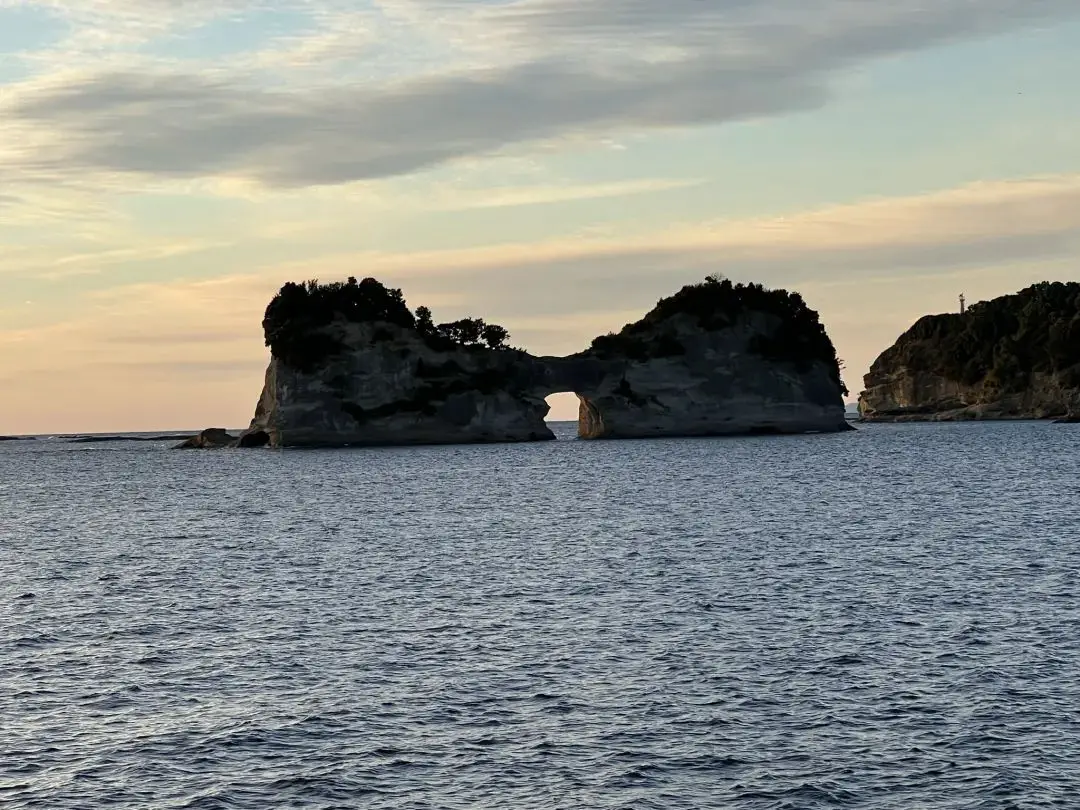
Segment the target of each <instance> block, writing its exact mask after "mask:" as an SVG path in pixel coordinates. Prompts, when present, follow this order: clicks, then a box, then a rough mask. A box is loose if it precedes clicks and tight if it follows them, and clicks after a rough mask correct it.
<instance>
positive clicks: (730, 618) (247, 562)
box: [0, 422, 1080, 810]
mask: <svg viewBox="0 0 1080 810" xmlns="http://www.w3.org/2000/svg"><path fill="white" fill-rule="evenodd" d="M557 430H558V432H559V433H560V435H561V436H562V437H563V438H566V439H568V440H566V441H560V442H557V443H556V442H552V443H545V444H532V445H504V446H482V447H422V448H410V449H392V448H384V449H356V450H340V451H285V452H280V451H270V450H248V451H232V450H225V451H203V452H199V451H192V452H173V451H170V450H169V449H168V447H169V442H166V441H158V442H153V441H149V442H125V441H117V442H105V443H87V444H72V443H70V442H67V441H61V440H38V441H32V442H7V443H2V444H0V630H2V632H0V807H3V808H4V809H5V810H22V809H23V808H47V810H54V809H56V810H81V809H82V808H86V809H87V810H90V809H94V810H96V808H124V809H128V808H130V810H136V809H138V810H147V808H203V809H204V810H211V809H212V808H223V809H224V808H229V809H233V808H252V810H255V809H256V808H257V809H258V810H266V809H267V808H317V809H318V810H329V808H371V810H382V809H383V808H415V809H416V810H420V809H421V808H470V809H471V808H500V809H504V808H505V809H508V810H513V809H514V808H545V809H547V808H566V809H567V810H577V808H634V810H639V809H640V810H647V809H648V808H672V809H674V808H693V809H694V810H697V808H760V809H761V810H766V808H768V809H770V810H779V809H780V808H791V810H797V809H798V810H803V809H805V808H840V807H851V808H896V810H934V809H936V808H957V809H959V808H972V809H974V808H986V810H1007V809H1008V808H1023V809H1024V810H1029V809H1031V808H1050V807H1054V808H1078V807H1080V426H1076V425H1073V426H1069V425H1052V424H1046V423H1035V422H1016V423H995V424H958V425H870V426H862V428H861V429H860V430H859V431H858V432H855V433H847V434H841V435H834V436H802V437H760V438H746V439H671V440H661V441H637V442H610V443H609V442H581V441H574V440H572V438H571V437H572V426H568V425H558V426H557Z"/></svg>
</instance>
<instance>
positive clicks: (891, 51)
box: [0, 0, 1080, 433]
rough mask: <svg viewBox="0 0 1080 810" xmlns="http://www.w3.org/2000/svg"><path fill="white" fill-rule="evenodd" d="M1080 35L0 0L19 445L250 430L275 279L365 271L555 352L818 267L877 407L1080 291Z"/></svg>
mask: <svg viewBox="0 0 1080 810" xmlns="http://www.w3.org/2000/svg"><path fill="white" fill-rule="evenodd" d="M1077 43H1080V5H1078V4H1076V3H1075V2H1072V0H1069V1H1068V2H1067V1H1066V0H1044V1H1043V2H1039V3H1032V2H1031V0H1023V2H1021V0H976V2H970V1H969V0H939V2H938V3H937V4H935V5H934V6H933V7H932V8H931V7H927V6H926V4H925V3H922V2H916V0H892V2H885V0H865V2H864V3H861V4H852V3H850V2H844V0H800V2H798V3H796V2H795V0H740V2H733V1H729V0H712V1H709V0H669V2H668V3H666V4H659V3H655V2H646V0H575V2H573V3H571V2H570V0H516V1H513V2H503V3H499V4H486V5H483V4H480V3H475V2H465V0H439V2H426V1H425V0H385V1H384V2H373V3H370V4H368V5H357V4H354V3H346V2H344V0H285V2H265V1H264V2H246V1H245V0H191V2H188V3H184V4H179V3H171V2H166V1H165V0H140V1H139V2H136V0H94V1H93V2H78V3H76V2H69V1H65V0H50V2H47V3H46V2H41V3H36V2H32V0H0V244H2V245H3V246H4V251H3V253H2V254H0V384H2V385H3V386H4V387H5V391H12V392H14V393H13V395H12V396H9V397H6V398H5V399H4V401H3V402H0V433H5V432H7V433H11V432H26V431H50V430H57V431H59V430H93V429H100V430H113V429H139V428H147V429H158V428H181V427H199V426H205V425H206V424H211V423H213V424H227V425H240V424H243V423H245V422H246V420H247V419H248V418H249V415H250V411H251V408H252V406H253V403H254V399H255V396H256V395H257V393H258V388H259V384H260V379H259V378H260V375H261V367H262V366H263V365H264V363H265V349H264V348H263V347H262V344H261V339H260V338H261V335H260V334H259V331H260V328H259V320H260V318H261V310H262V308H263V307H264V306H265V303H266V300H267V297H268V296H269V295H270V294H271V293H272V291H273V290H274V289H275V288H276V287H277V286H278V285H279V284H280V283H281V282H283V281H285V280H287V279H290V278H308V277H320V278H333V277H339V276H345V275H350V274H351V275H358V276H362V275H377V276H378V277H380V278H383V279H384V280H386V281H389V282H391V283H394V284H397V285H400V286H402V287H403V288H404V290H405V293H406V296H407V297H408V298H409V300H410V302H411V303H412V304H413V305H414V306H416V305H419V304H421V303H428V304H430V305H431V306H433V308H434V309H435V310H436V316H437V317H446V318H451V317H457V316H459V315H462V314H475V315H480V316H483V317H486V318H488V319H489V320H499V321H501V322H503V323H504V324H505V325H506V326H507V327H509V328H510V329H511V332H512V333H513V334H514V337H515V341H516V342H517V343H518V344H519V345H523V346H525V347H526V348H529V349H530V350H533V351H536V352H564V351H572V350H575V349H577V348H580V347H582V346H584V345H585V344H587V343H588V341H589V339H590V338H591V337H592V336H593V335H594V334H596V333H599V332H605V331H608V330H610V329H615V328H618V327H619V326H621V324H622V323H623V322H624V321H625V320H627V319H628V318H630V317H636V316H637V315H639V314H641V313H642V312H644V311H645V310H646V309H648V308H649V307H650V306H651V304H652V303H653V302H654V301H655V299H656V298H657V297H658V296H659V295H661V294H666V293H669V292H671V291H673V290H674V289H676V288H677V287H678V286H680V285H681V284H683V283H685V282H687V281H692V280H695V279H697V278H700V277H701V276H703V275H705V274H706V273H707V272H711V271H713V270H715V271H719V272H725V273H727V274H728V275H730V276H732V277H733V278H736V279H739V280H761V281H764V282H766V283H770V284H775V285H778V286H789V287H793V288H798V289H800V290H801V291H803V292H804V294H805V296H806V298H807V299H808V300H809V302H810V303H811V304H812V305H813V306H815V308H817V309H819V310H820V312H821V313H822V317H823V319H824V320H825V322H826V325H827V327H828V328H829V331H830V334H832V335H833V338H834V341H835V342H836V343H837V345H838V348H839V351H840V354H841V356H842V357H844V358H845V360H846V361H847V367H848V371H847V375H846V376H847V380H848V383H849V385H850V387H851V388H852V389H853V391H856V392H857V390H858V389H859V387H860V385H859V384H860V378H861V375H862V374H863V373H864V372H865V370H866V367H867V366H868V364H869V362H870V361H871V360H872V359H873V357H874V356H875V355H876V354H877V353H879V352H880V351H881V350H883V349H884V348H885V347H886V346H887V345H888V344H889V343H890V342H891V341H892V340H893V339H894V338H895V337H896V335H897V334H899V332H900V331H902V330H903V329H904V328H906V326H907V325H908V324H909V323H910V321H911V320H913V319H914V318H915V317H917V316H918V315H919V314H922V313H924V312H927V311H941V310H943V309H948V308H951V307H952V306H954V304H955V300H956V296H957V295H958V294H959V293H960V292H966V293H967V294H968V298H969V300H976V299H978V298H980V297H989V296H992V295H997V294H1000V293H1003V292H1008V291H1012V290H1015V289H1019V288H1020V287H1022V286H1024V285H1025V284H1027V283H1029V282H1030V281H1034V280H1038V279H1041V278H1077V277H1080V273H1078V272H1077V268H1078V267H1080V264H1078V263H1077V258H1078V256H1080V115H1078V114H1077V110H1080V90H1078V89H1077V85H1076V77H1077V76H1080V48H1078V47H1076V45H1077ZM73 391H78V396H77V397H73V396H72V392H73ZM42 403H48V404H47V405H45V406H43V404H42ZM571 412H572V408H571V403H570V402H569V401H568V400H566V399H562V400H560V401H558V403H557V411H556V413H557V415H559V416H569V415H571Z"/></svg>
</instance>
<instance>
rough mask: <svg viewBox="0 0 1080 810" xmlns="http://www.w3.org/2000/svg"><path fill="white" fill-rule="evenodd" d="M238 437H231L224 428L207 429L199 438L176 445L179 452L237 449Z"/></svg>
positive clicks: (192, 438) (195, 437)
mask: <svg viewBox="0 0 1080 810" xmlns="http://www.w3.org/2000/svg"><path fill="white" fill-rule="evenodd" d="M236 443H237V437H236V436H233V435H231V434H230V433H229V432H228V431H227V430H225V429H224V428H207V429H206V430H204V431H203V432H202V433H200V434H199V435H198V436H192V437H191V438H190V439H186V440H184V441H182V442H181V443H180V444H178V445H176V448H175V449H177V450H207V449H218V448H222V447H236Z"/></svg>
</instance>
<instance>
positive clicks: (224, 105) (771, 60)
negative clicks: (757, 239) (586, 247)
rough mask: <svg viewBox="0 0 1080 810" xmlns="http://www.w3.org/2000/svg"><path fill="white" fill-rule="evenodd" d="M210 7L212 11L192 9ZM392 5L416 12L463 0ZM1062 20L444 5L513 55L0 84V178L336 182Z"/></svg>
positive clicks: (812, 9)
mask: <svg viewBox="0 0 1080 810" xmlns="http://www.w3.org/2000/svg"><path fill="white" fill-rule="evenodd" d="M103 5H104V7H107V8H109V9H113V10H116V9H121V10H124V11H125V12H127V13H130V14H133V15H136V12H135V11H134V10H132V9H133V8H134V4H132V5H131V6H130V7H129V6H128V5H126V4H120V5H119V6H114V4H111V3H104V4H103ZM209 6H213V7H214V8H215V9H216V10H218V11H220V10H221V8H222V6H221V4H211V3H198V2H196V3H194V5H193V6H192V9H193V12H192V13H204V12H205V13H209ZM226 7H227V6H226ZM398 7H399V10H400V8H411V9H412V10H413V11H414V12H415V13H416V15H418V17H419V18H420V19H422V18H423V17H424V15H425V14H428V15H430V14H433V13H438V12H440V11H442V12H443V13H445V10H446V9H448V8H449V9H450V10H454V9H460V8H463V7H464V6H463V4H462V3H452V2H451V3H446V2H440V3H431V4H425V3H412V4H398ZM1078 13H1080V6H1077V4H1076V3H1075V2H1074V0H1041V2H1039V3H1032V2H1031V0H982V2H980V3H978V4H972V3H971V2H969V0H939V2H936V3H934V4H933V5H927V4H926V3H924V2H921V0H918V2H916V0H892V2H884V0H882V1H881V2H876V1H875V2H866V3H851V2H850V1H849V0H812V1H810V2H800V3H798V4H796V3H794V2H793V0H761V2H757V3H753V4H750V3H746V2H743V1H742V0H738V1H737V2H736V1H735V0H731V1H730V2H717V3H702V2H699V0H672V1H671V2H667V3H663V4H658V3H646V2H645V0H633V2H631V3H629V4H625V3H621V2H615V0H581V2H575V3H572V4H571V3H568V2H565V1H564V0H520V2H516V3H509V4H503V5H501V6H498V7H494V8H492V7H487V8H485V9H482V10H481V11H472V12H467V13H466V12H462V14H461V15H459V16H462V18H463V19H466V20H468V21H469V24H471V25H473V26H474V28H473V29H472V30H474V31H487V32H488V35H489V37H490V38H491V39H492V40H498V41H501V42H504V43H509V44H510V46H512V45H513V43H515V42H517V43H520V44H521V46H522V48H523V50H522V53H524V54H525V56H526V58H525V59H524V60H523V61H522V60H518V61H509V60H506V54H508V53H515V51H514V50H513V48H512V47H509V48H504V49H503V51H502V54H503V58H502V59H501V60H495V61H493V62H492V63H491V64H489V65H487V66H485V67H482V68H477V67H474V68H471V69H467V70H458V71H453V70H445V69H444V70H442V71H440V72H439V73H438V74H429V75H423V76H413V77H410V78H405V79H394V78H392V77H385V76H384V77H383V78H382V79H379V80H376V81H374V82H361V83H358V84H354V85H352V86H330V87H321V88H306V89H305V90H304V92H303V93H298V92H293V91H291V90H290V89H289V88H288V87H287V86H286V87H285V88H283V89H271V88H269V87H267V86H265V83H264V82H261V81H256V80H255V77H251V78H250V79H249V80H246V81H245V80H241V79H238V78H234V77H222V76H219V77H214V78H211V77H207V76H203V75H199V74H194V73H192V74H186V73H178V72H166V71H158V72H154V71H139V72H132V71H114V72H107V73H96V72H87V73H84V74H82V75H77V76H68V77H65V78H63V79H62V80H50V81H44V82H43V81H38V82H31V83H28V84H26V85H25V86H22V87H16V88H13V89H12V90H11V91H9V93H7V95H6V97H5V98H4V99H3V100H2V101H0V116H2V120H3V121H4V122H5V123H4V124H3V127H4V128H5V129H6V130H8V131H10V130H11V129H12V128H18V129H20V130H21V131H23V132H24V133H26V132H29V133H31V134H33V135H34V136H35V137H37V138H38V139H39V146H38V148H37V149H36V150H34V151H32V152H31V153H30V154H26V153H21V154H15V155H8V156H7V157H6V158H5V159H3V162H2V163H0V171H4V169H5V168H6V170H7V171H9V172H19V171H35V172H42V171H52V172H55V173H57V174H58V175H59V174H64V173H69V172H79V173H95V172H118V173H126V174H131V175H142V176H150V177H169V178H184V177H197V176H207V175H236V176H241V177H246V178H249V179H253V180H256V181H258V182H261V183H263V184H266V185H269V186H276V187H297V186H309V185H324V184H339V183H348V182H351V181H356V180H363V179H370V178H380V177H388V176H394V175H399V174H407V173H411V172H416V171H420V170H423V169H426V168H431V167H435V166H439V165H441V164H444V163H447V162H451V161H454V160H458V159H461V158H466V157H473V156H484V155H491V154H496V153H500V152H502V151H503V150H507V149H511V148H515V147H519V146H522V145H526V144H534V143H537V142H541V141H551V140H558V139H565V138H574V137H580V136H582V135H587V136H590V137H597V138H599V137H603V136H606V135H609V134H611V133H618V132H622V131H627V130H643V129H644V130H648V129H657V128H668V127H686V126H694V125H701V124H715V123H723V122H727V121H737V120H742V119H747V118H755V117H760V116H770V115H777V114H783V113H787V112H791V111H793V110H803V109H808V108H812V107H815V106H819V105H821V104H823V103H824V102H825V100H826V99H827V98H828V95H829V86H830V80H831V77H832V76H833V75H834V74H835V72H836V71H837V70H840V69H842V68H844V67H847V66H851V65H854V64H858V63H860V62H863V61H865V60H869V59H874V58H879V57H883V56H888V55H892V54H897V53H902V52H906V51H910V50H914V49H920V48H926V47H929V46H932V45H936V44H939V43H941V42H947V41H952V40H957V39H961V38H965V37H974V36H982V35H985V34H988V33H993V32H998V31H1002V30H1007V29H1009V28H1013V27H1016V26H1021V25H1027V24H1030V23H1032V22H1033V21H1036V20H1047V19H1054V18H1062V17H1065V16H1068V15H1075V14H1078ZM140 14H141V12H140ZM136 16H137V18H138V19H140V20H141V19H142V16H138V15H136ZM526 45H528V47H525V46H526ZM658 48H659V50H657V49H658ZM2 132H3V130H0V133H2ZM42 139H43V141H44V142H42Z"/></svg>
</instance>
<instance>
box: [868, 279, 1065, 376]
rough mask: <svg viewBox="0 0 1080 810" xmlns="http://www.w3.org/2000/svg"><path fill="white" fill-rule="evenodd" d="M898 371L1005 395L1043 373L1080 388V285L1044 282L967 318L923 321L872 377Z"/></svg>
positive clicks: (984, 303) (976, 307)
mask: <svg viewBox="0 0 1080 810" xmlns="http://www.w3.org/2000/svg"><path fill="white" fill-rule="evenodd" d="M897 366H906V367H908V368H910V369H915V370H920V371H926V372H929V373H933V374H937V375H940V376H942V377H945V378H946V379H950V380H955V381H957V382H961V383H963V384H965V385H978V384H980V383H983V384H986V385H988V386H991V387H995V388H998V389H999V390H1000V391H1002V392H1003V393H1008V392H1016V391H1021V390H1023V389H1024V388H1026V387H1027V385H1028V382H1029V376H1030V375H1031V374H1032V373H1035V372H1044V373H1049V374H1057V375H1059V377H1060V378H1061V380H1062V382H1063V383H1064V384H1066V385H1068V386H1070V387H1072V386H1080V283H1077V282H1068V283H1063V282H1048V281H1044V282H1041V283H1039V284H1035V285H1032V286H1031V287H1028V288H1026V289H1024V290H1021V291H1020V292H1018V293H1015V294H1013V295H1005V296H1001V297H1000V298H995V299H993V300H990V301H982V302H980V303H978V304H974V305H972V306H971V307H970V308H969V309H968V310H967V312H965V313H964V314H960V313H952V314H946V315H927V316H926V317H924V318H920V319H919V320H918V321H916V322H915V324H914V325H913V326H912V327H911V328H910V329H909V330H908V331H907V332H905V333H904V334H903V335H902V336H901V337H900V339H899V340H897V342H896V343H895V344H894V345H893V346H892V347H891V348H889V349H888V350H886V351H885V352H884V353H883V354H882V355H881V357H879V358H878V359H877V361H876V362H875V363H874V367H873V368H872V369H871V374H873V373H875V372H880V371H883V370H887V369H890V368H895V367H897Z"/></svg>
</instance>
